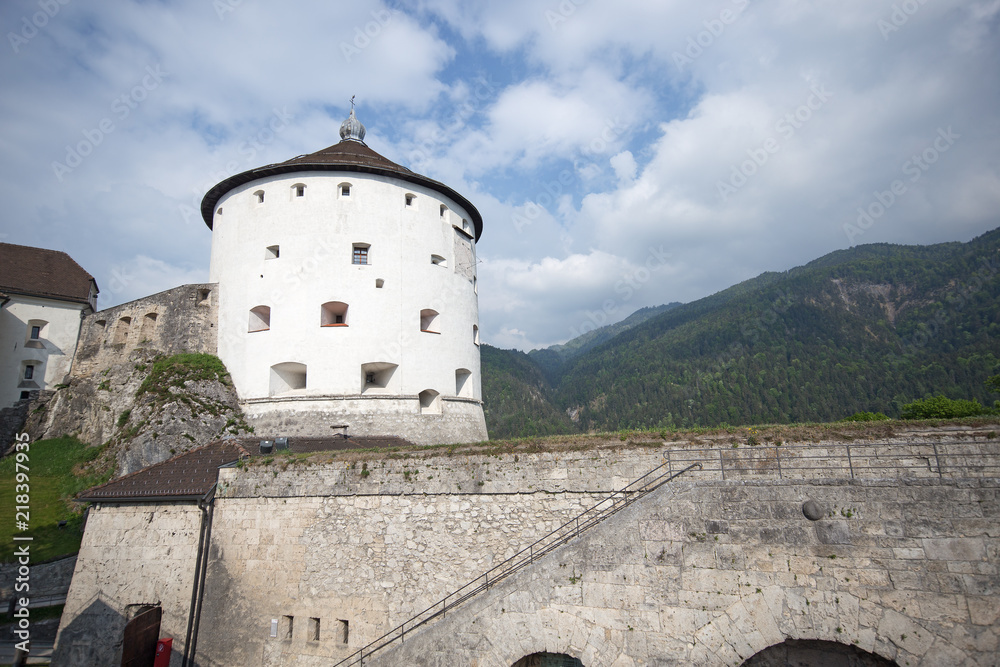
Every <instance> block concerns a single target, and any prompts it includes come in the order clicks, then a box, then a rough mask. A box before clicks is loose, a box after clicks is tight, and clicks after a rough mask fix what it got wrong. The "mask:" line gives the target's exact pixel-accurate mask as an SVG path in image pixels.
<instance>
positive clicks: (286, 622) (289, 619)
mask: <svg viewBox="0 0 1000 667" xmlns="http://www.w3.org/2000/svg"><path fill="white" fill-rule="evenodd" d="M294 628H295V617H294V616H282V617H281V638H282V639H291V638H292V631H293V630H294Z"/></svg>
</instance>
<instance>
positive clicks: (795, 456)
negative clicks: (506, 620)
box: [334, 441, 1000, 667]
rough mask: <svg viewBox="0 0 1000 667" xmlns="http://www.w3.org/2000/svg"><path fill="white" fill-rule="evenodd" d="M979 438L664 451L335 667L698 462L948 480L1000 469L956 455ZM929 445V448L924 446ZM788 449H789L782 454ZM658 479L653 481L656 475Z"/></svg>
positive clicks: (711, 469) (733, 472)
mask: <svg viewBox="0 0 1000 667" xmlns="http://www.w3.org/2000/svg"><path fill="white" fill-rule="evenodd" d="M973 444H974V445H983V444H987V443H981V442H974V441H973V442H969V441H964V442H956V443H890V442H882V443H864V444H859V443H819V444H813V445H777V444H764V445H746V446H742V447H733V448H723V447H707V448H698V449H692V448H677V449H669V450H667V451H666V452H665V453H664V463H662V464H661V465H659V466H657V467H656V468H653V469H652V470H650V471H649V472H647V473H646V474H645V475H643V476H642V477H639V478H638V479H636V480H634V481H632V482H631V483H629V484H628V485H627V486H625V487H624V488H622V489H620V490H618V491H614V492H612V493H610V494H609V495H607V496H606V497H605V498H603V499H602V500H600V501H599V502H598V503H596V504H594V505H592V506H591V507H589V508H588V509H586V510H584V511H583V512H581V513H580V514H578V515H577V516H575V517H573V518H572V519H570V520H569V521H567V522H565V523H563V524H562V525H561V526H559V527H558V528H556V529H555V530H552V531H551V532H549V533H548V534H546V535H544V536H543V537H541V538H539V539H538V540H536V541H535V542H532V543H531V544H529V545H528V546H527V547H525V548H523V549H522V550H521V551H519V552H517V553H516V554H514V555H513V556H511V557H510V558H508V559H507V560H505V561H503V562H502V563H500V564H499V565H496V566H494V567H493V568H491V569H490V570H487V571H486V572H485V573H483V574H481V575H479V576H478V577H476V578H475V579H473V580H472V581H470V582H469V583H467V584H465V585H464V586H462V587H461V588H459V589H457V590H456V591H454V592H452V593H449V594H448V595H446V596H445V597H444V598H443V599H442V600H439V601H438V602H436V603H435V604H433V605H431V606H430V607H428V608H427V609H425V610H423V611H422V612H420V613H418V614H416V615H414V616H413V617H412V618H410V619H408V620H406V621H404V622H403V623H401V624H400V625H398V626H396V627H395V628H393V629H392V630H390V631H389V632H387V633H385V634H384V635H382V636H381V637H379V638H378V639H376V640H374V641H373V642H370V643H369V644H367V645H366V646H364V647H363V648H361V649H358V650H357V651H355V652H354V653H352V654H351V655H349V656H347V657H346V658H344V659H343V660H341V661H340V662H338V663H336V664H335V666H334V667H340V666H341V665H344V666H345V667H349V666H350V665H354V664H361V665H364V660H365V658H370V657H371V656H372V655H373V654H374V653H375V652H377V651H379V650H380V649H382V648H385V647H386V646H388V645H390V644H392V643H393V642H395V641H396V640H399V641H403V639H404V638H405V635H406V633H408V632H412V631H414V630H415V629H417V628H419V627H420V626H422V625H424V624H426V623H428V622H430V621H432V620H433V619H435V618H437V617H438V616H443V615H445V613H446V612H447V611H448V610H450V609H453V608H454V607H456V606H458V605H460V604H462V603H463V602H465V601H466V600H468V599H470V598H472V597H474V596H476V595H478V594H479V593H481V592H483V591H484V590H487V589H488V588H490V587H491V586H493V585H494V584H496V583H498V582H500V581H501V580H503V579H505V578H507V577H509V576H510V575H512V574H514V573H515V572H517V571H519V570H521V569H522V568H524V567H527V566H528V565H530V564H531V563H533V562H534V561H535V560H537V559H538V558H540V557H542V556H544V555H545V554H547V553H549V552H550V551H553V550H554V549H556V548H558V547H559V546H561V545H563V544H565V543H567V542H569V541H570V540H571V539H573V538H574V537H576V536H578V535H580V534H581V533H583V532H584V531H586V530H588V529H589V528H591V527H593V526H594V525H596V524H598V523H600V522H601V521H603V520H605V519H607V518H608V517H610V516H612V515H614V514H617V513H618V512H619V511H621V510H622V509H625V508H626V507H628V506H629V505H631V504H632V503H633V502H635V501H636V500H638V499H639V498H641V497H643V496H645V495H646V494H648V493H650V492H652V491H654V490H655V489H657V488H659V487H660V486H662V485H663V484H666V483H667V482H669V481H671V480H673V479H675V478H676V477H679V476H680V475H683V474H684V473H687V472H689V471H691V470H693V469H694V468H699V469H701V470H703V471H704V473H706V474H712V473H716V474H719V475H720V476H721V478H722V479H723V480H725V479H740V478H743V477H746V476H748V475H753V472H752V471H750V470H748V468H751V467H753V466H759V465H761V464H764V470H758V471H757V473H758V474H760V473H762V472H763V473H768V472H770V473H772V474H775V473H776V474H777V476H778V477H779V478H782V479H787V478H791V479H802V478H806V477H804V476H803V475H801V474H796V473H803V472H808V473H818V472H823V471H827V472H831V471H832V472H836V473H838V475H837V476H845V477H847V476H849V478H851V479H855V478H857V477H859V476H861V477H866V476H867V475H865V473H875V475H874V476H876V477H877V475H878V474H880V473H881V472H882V471H895V473H896V474H897V475H899V474H900V473H908V472H920V473H923V474H924V475H926V476H931V477H936V478H942V477H943V476H944V470H945V469H946V468H951V469H952V471H953V472H954V473H961V472H963V471H965V470H966V469H967V468H972V467H975V468H977V469H978V470H979V471H980V473H981V474H985V473H986V472H987V471H996V473H997V474H998V475H1000V463H997V461H1000V456H998V455H1000V451H998V452H978V453H963V452H951V453H949V452H948V451H947V450H948V449H950V448H952V447H968V446H969V445H973ZM987 446H988V447H996V448H998V450H1000V442H998V443H996V444H993V443H992V442H991V443H988V444H987ZM895 447H906V448H908V449H907V451H905V452H901V453H896V452H892V451H891V449H893V448H895ZM818 448H819V449H823V450H824V452H823V453H822V454H813V455H809V454H802V453H800V452H808V451H810V450H811V451H815V450H816V449H818ZM838 449H839V450H843V453H836V450H838ZM924 449H925V450H926V451H921V450H924ZM852 450H853V451H852ZM783 452H784V454H782V453H783ZM748 453H749V454H750V455H749V456H747V454H748ZM766 455H773V458H772V459H770V460H765V459H762V458H761V456H766ZM872 458H875V459H877V460H879V461H884V462H885V465H871V464H869V465H863V464H861V463H860V461H862V460H870V459H872ZM971 458H978V459H989V461H982V462H981V463H976V464H968V466H966V465H963V463H964V460H965V459H971ZM915 459H920V460H923V461H924V463H923V464H909V463H904V464H902V465H901V464H899V463H896V462H906V461H907V460H909V461H913V460H915ZM931 460H933V461H934V465H933V466H931V464H930V461H931ZM942 460H944V461H945V463H943V462H942ZM810 463H817V465H809V464H810ZM684 464H688V465H686V466H685V467H683V468H682V469H681V470H680V471H679V472H676V473H675V472H673V468H674V467H676V466H678V465H684ZM803 464H804V465H803ZM664 468H667V471H666V472H660V471H662V470H663V469H664ZM948 474H949V475H951V474H953V473H952V472H949V473H948ZM754 476H755V475H754ZM900 476H902V475H900ZM650 477H652V479H649V478H650ZM644 480H645V481H644ZM608 503H610V506H608ZM602 506H603V509H602ZM567 528H569V530H566V532H565V533H561V531H563V530H565V529H567Z"/></svg>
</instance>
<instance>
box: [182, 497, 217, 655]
mask: <svg viewBox="0 0 1000 667" xmlns="http://www.w3.org/2000/svg"><path fill="white" fill-rule="evenodd" d="M218 485H219V484H218V482H216V483H215V484H213V485H212V488H210V489H209V490H208V492H207V493H206V494H205V495H204V496H202V498H201V500H199V501H198V509H200V510H201V532H200V534H199V535H198V558H197V559H196V560H195V564H194V583H193V584H192V586H191V606H190V608H189V610H188V625H187V636H186V638H185V640H184V657H183V658H182V660H181V667H194V664H195V662H194V655H195V650H196V648H197V645H198V626H199V623H200V621H201V601H202V599H203V598H204V595H205V574H206V572H207V571H208V552H209V548H210V547H211V544H212V514H213V510H214V509H215V488H216V487H217V486H218Z"/></svg>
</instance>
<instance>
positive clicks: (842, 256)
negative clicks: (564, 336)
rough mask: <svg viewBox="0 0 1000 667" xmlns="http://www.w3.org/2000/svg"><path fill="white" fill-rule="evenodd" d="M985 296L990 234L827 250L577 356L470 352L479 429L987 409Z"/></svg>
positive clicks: (996, 237)
mask: <svg viewBox="0 0 1000 667" xmlns="http://www.w3.org/2000/svg"><path fill="white" fill-rule="evenodd" d="M998 303H1000V230H994V231H992V232H989V233H987V234H984V235H983V236H981V237H979V238H976V239H973V240H972V241H970V242H968V243H944V244H938V245H932V246H898V245H890V244H874V245H865V246H858V247H855V248H851V249H849V250H841V251H837V252H834V253H831V254H829V255H826V256H824V257H821V258H819V259H817V260H815V261H813V262H810V263H809V264H807V265H805V266H801V267H797V268H795V269H792V270H790V271H787V272H784V273H765V274H762V275H760V276H758V277H757V278H754V279H752V280H748V281H746V282H744V283H740V284H739V285H735V286H733V287H731V288H729V289H727V290H723V291H722V292H719V293H717V294H714V295H712V296H710V297H707V298H704V299H700V300H698V301H695V302H692V303H689V304H684V305H681V306H676V307H672V308H669V309H667V310H665V311H664V312H660V313H658V314H656V315H655V316H653V317H650V318H649V319H646V320H645V321H642V322H640V323H638V324H637V325H635V326H633V327H631V328H628V329H626V330H624V331H622V332H619V333H617V334H616V335H614V336H612V337H611V338H609V339H607V340H604V341H603V342H601V343H600V344H597V345H595V346H593V347H591V348H590V349H587V350H586V351H584V352H583V353H582V354H579V355H577V356H571V357H569V358H567V357H566V356H565V355H559V354H557V353H556V352H557V351H554V350H552V349H551V348H550V351H549V352H545V351H533V352H532V353H531V354H530V355H524V354H521V353H519V352H513V351H503V350H495V349H491V348H488V347H487V346H484V350H483V352H484V353H483V395H484V399H485V401H486V404H487V426H488V427H489V429H490V435H491V437H510V436H517V435H530V434H532V433H533V432H539V433H552V432H562V433H569V432H573V431H592V430H600V431H614V430H621V429H657V428H674V427H690V426H716V425H722V424H754V423H791V422H823V421H835V420H838V419H841V418H844V417H846V416H849V415H852V414H854V413H857V412H862V411H870V412H873V413H874V412H881V413H884V414H886V415H889V416H891V417H900V416H902V411H903V407H904V406H905V405H907V404H909V403H911V402H912V401H913V400H914V399H920V398H930V397H932V396H935V395H942V396H944V397H947V398H950V399H964V400H969V401H973V400H976V401H979V402H980V404H982V405H985V406H990V405H993V403H994V401H995V400H996V399H997V398H1000V394H998V393H997V391H996V388H995V387H991V386H987V384H986V382H987V380H988V379H989V378H990V377H991V376H994V375H997V374H998V373H1000V348H998V344H997V340H998V335H1000V308H998V306H997V304H998ZM571 342H572V341H571ZM560 347H561V348H563V349H565V348H573V346H572V345H571V344H570V343H567V344H566V345H565V346H560ZM539 359H541V360H542V364H541V365H540V364H539V363H536V362H537V360H539ZM500 378H503V380H502V381H500ZM567 420H568V422H567ZM520 428H524V429H525V430H523V431H520V430H518V429H520ZM532 429H534V431H532Z"/></svg>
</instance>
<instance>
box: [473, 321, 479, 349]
mask: <svg viewBox="0 0 1000 667" xmlns="http://www.w3.org/2000/svg"><path fill="white" fill-rule="evenodd" d="M472 342H473V343H475V344H476V345H479V325H478V324H473V325H472Z"/></svg>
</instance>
